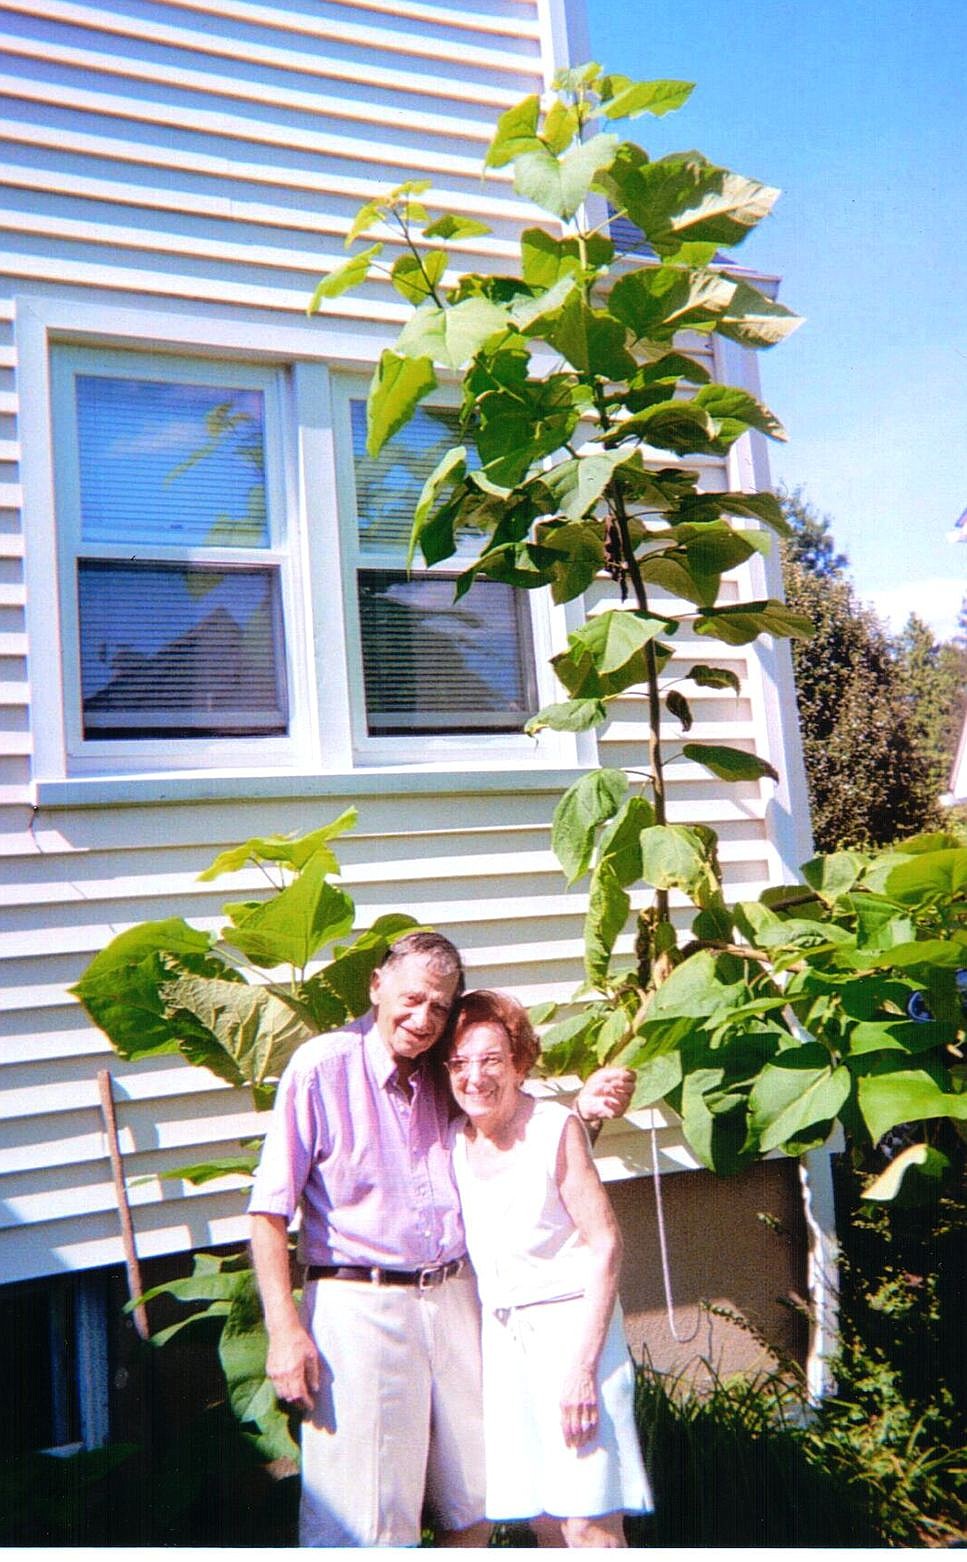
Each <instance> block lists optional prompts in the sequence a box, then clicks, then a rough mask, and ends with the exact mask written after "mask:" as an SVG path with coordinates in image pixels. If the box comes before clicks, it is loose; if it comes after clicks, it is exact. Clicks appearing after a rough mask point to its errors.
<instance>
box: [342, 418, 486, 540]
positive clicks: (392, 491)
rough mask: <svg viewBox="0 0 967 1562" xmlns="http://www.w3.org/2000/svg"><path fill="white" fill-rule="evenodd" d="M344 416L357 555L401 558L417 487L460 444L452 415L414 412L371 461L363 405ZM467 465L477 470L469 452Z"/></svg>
mask: <svg viewBox="0 0 967 1562" xmlns="http://www.w3.org/2000/svg"><path fill="white" fill-rule="evenodd" d="M350 410H351V416H352V432H353V459H354V462H355V469H356V513H357V516H358V520H359V547H360V551H361V552H362V553H386V552H390V553H398V554H400V556H401V557H403V556H404V555H405V553H406V547H407V544H408V542H409V540H410V531H411V530H412V527H413V511H414V510H415V509H416V505H417V501H418V499H419V497H420V493H421V491H422V488H423V484H424V483H425V482H426V480H427V478H428V477H429V475H430V473H431V472H432V471H433V469H434V468H435V467H436V465H437V464H438V462H439V461H440V460H441V458H442V457H443V456H444V455H445V453H446V452H447V451H448V450H449V449H450V448H451V447H452V446H453V445H457V444H459V443H460V423H459V417H458V414H457V413H456V411H455V410H454V409H453V408H452V407H426V406H422V407H418V408H417V409H416V412H415V413H414V414H413V417H412V418H411V420H410V422H409V423H407V425H406V427H405V429H403V431H402V432H401V433H400V434H397V435H396V437H395V438H394V439H391V440H390V441H389V443H388V444H386V445H384V446H383V448H382V450H381V451H380V453H379V455H378V456H376V457H373V456H370V455H367V454H366V404H365V402H362V401H353V402H351V403H350ZM468 464H469V465H470V466H475V465H478V464H479V463H478V462H477V460H476V454H475V452H471V451H469V450H468Z"/></svg>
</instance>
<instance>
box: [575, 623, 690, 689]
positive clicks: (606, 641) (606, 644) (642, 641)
mask: <svg viewBox="0 0 967 1562" xmlns="http://www.w3.org/2000/svg"><path fill="white" fill-rule="evenodd" d="M672 627H673V626H671V625H670V624H669V622H668V620H667V619H662V618H650V617H649V616H648V614H647V613H639V612H637V611H635V610H632V609H627V608H609V609H607V610H606V611H605V612H603V613H596V614H595V615H594V616H593V617H592V618H589V619H588V620H587V622H586V623H585V624H583V625H582V626H581V628H580V629H576V630H574V632H573V633H572V634H570V635H569V636H568V645H569V646H570V648H571V654H572V655H573V656H575V657H579V656H587V657H589V658H590V660H591V663H592V665H593V667H594V670H595V672H597V673H598V674H599V676H601V677H602V678H607V677H608V675H609V674H611V673H618V672H620V671H621V670H622V669H623V668H625V667H628V666H629V665H630V664H634V665H635V666H636V667H637V665H638V659H639V656H640V653H641V651H642V650H643V649H644V647H645V646H646V645H647V644H648V642H649V641H651V640H655V639H656V638H657V636H658V635H661V634H668V633H669V631H670V630H671V628H672ZM561 661H562V658H561V657H555V659H554V666H555V667H556V668H559V667H560V665H561ZM559 676H560V674H559Z"/></svg>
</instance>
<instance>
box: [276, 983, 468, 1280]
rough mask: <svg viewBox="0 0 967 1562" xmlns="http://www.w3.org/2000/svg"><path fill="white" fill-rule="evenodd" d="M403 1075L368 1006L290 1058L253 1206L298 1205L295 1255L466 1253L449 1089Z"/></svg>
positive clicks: (420, 1260) (390, 1263)
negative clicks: (452, 1153) (452, 1161)
mask: <svg viewBox="0 0 967 1562" xmlns="http://www.w3.org/2000/svg"><path fill="white" fill-rule="evenodd" d="M410 1082H411V1085H412V1091H413V1093H412V1096H411V1097H408V1096H407V1094H406V1091H405V1090H404V1088H403V1086H402V1084H401V1082H400V1079H399V1076H398V1074H397V1070H396V1064H395V1063H394V1061H393V1058H392V1056H391V1055H390V1052H389V1050H388V1048H387V1047H386V1046H385V1044H384V1043H383V1041H382V1039H381V1038H380V1035H379V1032H378V1031H377V1029H376V1024H375V1018H374V1016H373V1015H372V1014H368V1015H366V1016H365V1017H364V1018H363V1019H361V1020H356V1021H354V1022H353V1023H352V1024H351V1025H347V1026H346V1027H345V1029H344V1030H341V1031H336V1032H334V1033H333V1034H331V1035H328V1036H317V1037H316V1038H315V1039H314V1040H313V1041H307V1042H306V1043H305V1044H304V1045H303V1046H301V1047H300V1048H299V1050H298V1052H296V1053H295V1055H294V1056H293V1058H292V1060H291V1062H290V1063H289V1066H288V1068H287V1069H286V1071H285V1073H284V1074H283V1076H282V1079H281V1082H280V1084H279V1090H278V1094H277V1096H276V1101H275V1107H274V1110H273V1113H272V1120H271V1123H270V1126H269V1131H268V1134H267V1136H266V1140H265V1144H264V1147H263V1150H262V1159H261V1162H260V1164H259V1169H258V1171H257V1173H256V1177H255V1188H254V1192H253V1194H252V1199H251V1202H250V1204H249V1211H250V1212H251V1213H252V1214H263V1215H284V1216H285V1218H286V1219H287V1220H291V1218H292V1216H293V1215H294V1214H295V1212H296V1210H297V1209H298V1208H299V1206H300V1204H301V1206H302V1226H301V1229H300V1234H299V1257H300V1260H301V1261H302V1263H305V1264H365V1265H367V1266H370V1265H374V1264H378V1265H379V1266H380V1267H382V1268H386V1269H416V1268H420V1267H421V1266H423V1265H425V1264H442V1263H447V1262H448V1261H449V1260H450V1259H452V1258H460V1257H462V1256H463V1254H464V1253H465V1252H466V1244H465V1240H464V1234H463V1221H462V1218H461V1215H460V1200H459V1196H458V1194H457V1190H456V1185H455V1183H454V1180H453V1174H452V1171H451V1166H450V1152H449V1149H448V1124H449V1119H450V1114H451V1110H452V1109H451V1103H450V1099H449V1092H448V1091H447V1090H446V1088H445V1086H441V1085H439V1084H438V1083H437V1082H436V1081H435V1079H434V1077H433V1075H432V1074H429V1073H425V1072H424V1071H423V1070H421V1069H419V1068H418V1069H416V1070H415V1072H414V1073H413V1075H412V1076H411V1081H410Z"/></svg>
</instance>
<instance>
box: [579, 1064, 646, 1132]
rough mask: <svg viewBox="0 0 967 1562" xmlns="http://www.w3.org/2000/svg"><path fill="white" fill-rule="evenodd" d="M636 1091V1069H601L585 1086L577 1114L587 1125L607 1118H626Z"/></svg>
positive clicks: (587, 1080)
mask: <svg viewBox="0 0 967 1562" xmlns="http://www.w3.org/2000/svg"><path fill="white" fill-rule="evenodd" d="M634 1089H635V1075H634V1071H633V1070H632V1069H630V1068H599V1069H597V1070H596V1071H595V1072H594V1073H593V1074H592V1075H591V1076H590V1078H588V1079H586V1080H585V1081H584V1084H583V1085H582V1086H581V1091H580V1094H579V1095H578V1096H577V1098H576V1100H575V1102H574V1110H575V1111H576V1112H577V1114H578V1117H580V1118H581V1119H582V1120H583V1121H584V1122H585V1123H597V1122H600V1121H601V1119H602V1118H604V1117H622V1116H623V1115H624V1113H625V1112H627V1110H628V1107H629V1104H630V1102H631V1097H632V1095H633V1094H634Z"/></svg>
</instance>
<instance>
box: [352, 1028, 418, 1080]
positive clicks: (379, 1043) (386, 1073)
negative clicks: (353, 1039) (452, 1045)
mask: <svg viewBox="0 0 967 1562" xmlns="http://www.w3.org/2000/svg"><path fill="white" fill-rule="evenodd" d="M364 1027H365V1028H364V1030H363V1046H364V1047H365V1049H366V1058H367V1061H368V1063H369V1067H370V1070H371V1072H372V1075H373V1078H374V1079H375V1081H376V1083H377V1085H379V1087H380V1089H381V1090H385V1089H386V1088H387V1086H388V1085H394V1084H397V1083H398V1082H399V1077H400V1075H399V1069H398V1068H397V1065H396V1061H395V1059H394V1058H393V1055H392V1053H391V1052H390V1050H389V1048H388V1047H387V1045H386V1043H385V1042H384V1041H383V1038H382V1036H381V1035H380V1033H379V1030H378V1029H377V1025H376V1013H375V1010H373V1009H370V1011H369V1013H368V1015H367V1016H366V1019H365V1021H364ZM424 1072H425V1066H424V1059H420V1061H419V1062H418V1063H417V1065H416V1068H415V1069H414V1070H413V1072H412V1074H411V1075H410V1078H411V1080H412V1081H413V1084H414V1087H416V1086H418V1085H419V1082H420V1080H421V1079H422V1077H423V1074H424Z"/></svg>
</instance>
